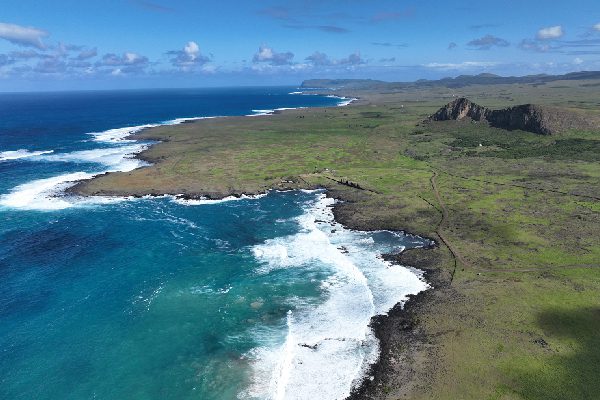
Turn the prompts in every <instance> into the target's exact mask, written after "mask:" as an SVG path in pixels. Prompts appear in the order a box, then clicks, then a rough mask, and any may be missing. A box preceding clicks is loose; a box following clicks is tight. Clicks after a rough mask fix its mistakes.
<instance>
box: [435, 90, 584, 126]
mask: <svg viewBox="0 0 600 400" xmlns="http://www.w3.org/2000/svg"><path fill="white" fill-rule="evenodd" d="M467 118H468V119H471V120H474V121H486V122H488V123H489V124H490V125H491V126H493V127H495V128H501V129H507V130H523V131H527V132H533V133H538V134H541V135H553V134H557V133H561V132H564V131H566V130H569V129H590V128H592V126H591V124H590V123H589V122H588V121H587V120H586V119H585V118H584V117H582V116H580V115H579V114H576V113H574V112H572V111H568V110H565V109H561V108H556V107H549V106H540V105H535V104H523V105H519V106H514V107H509V108H505V109H502V110H490V109H488V108H486V107H483V106H480V105H478V104H475V103H473V102H472V101H470V100H469V99H466V98H464V97H461V98H459V99H456V100H454V101H452V102H451V103H448V104H446V105H445V106H444V107H442V108H440V109H439V110H438V111H437V112H436V113H435V114H433V115H432V116H430V117H429V120H430V121H449V120H463V119H467Z"/></svg>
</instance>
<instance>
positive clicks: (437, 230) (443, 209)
mask: <svg viewBox="0 0 600 400" xmlns="http://www.w3.org/2000/svg"><path fill="white" fill-rule="evenodd" d="M437 176H438V173H437V171H433V175H431V178H430V179H429V181H430V182H431V188H432V189H433V194H434V195H435V198H436V200H437V202H438V204H439V208H438V211H441V214H442V217H441V219H440V221H439V222H438V224H437V226H436V228H435V233H436V234H437V235H438V237H439V238H440V240H441V241H442V242H443V243H444V244H445V245H446V247H447V248H448V250H450V253H452V257H453V258H454V269H453V270H452V275H451V277H450V283H452V281H453V280H454V274H455V273H456V268H457V267H458V265H457V260H458V261H460V263H461V264H462V265H463V266H465V267H468V268H469V267H471V264H470V263H469V262H468V261H467V260H465V258H464V257H463V256H462V255H461V254H460V253H459V252H458V251H457V250H456V248H455V247H454V246H453V245H452V243H450V240H448V238H447V237H446V235H445V234H444V232H443V230H442V229H443V227H444V225H445V224H446V222H447V221H448V209H447V208H446V204H444V201H443V200H442V196H441V195H440V191H439V189H438V185H437V182H436V178H437ZM436 208H437V207H436Z"/></svg>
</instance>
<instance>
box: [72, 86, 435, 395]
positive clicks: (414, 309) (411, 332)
mask: <svg viewBox="0 0 600 400" xmlns="http://www.w3.org/2000/svg"><path fill="white" fill-rule="evenodd" d="M336 97H339V98H344V97H341V96H336ZM348 100H350V101H348V103H342V104H339V105H337V106H334V107H323V108H325V109H328V108H337V107H345V106H348V105H353V104H354V103H356V102H357V101H360V100H361V99H360V98H357V97H352V98H351V99H348ZM317 108H320V107H307V108H306V109H317ZM297 109H299V108H295V109H293V110H297ZM288 110H289V109H278V110H272V112H270V113H258V114H252V115H245V116H222V117H203V118H201V119H199V118H190V119H180V120H181V121H182V122H179V124H182V125H184V124H185V125H191V124H194V123H195V122H196V121H202V120H207V119H219V120H232V119H236V118H251V117H257V116H273V115H277V114H282V113H284V112H286V111H288ZM261 111H266V110H261ZM269 111H271V110H269ZM159 127H160V126H159ZM155 128H156V127H152V128H146V129H143V130H140V131H137V132H135V133H133V134H131V135H129V136H126V137H125V138H124V139H125V140H135V141H140V140H152V141H156V143H153V144H151V145H150V146H148V147H147V148H145V149H144V150H142V151H141V152H139V153H136V154H135V155H134V157H132V158H134V159H138V160H141V161H144V162H148V163H152V164H160V162H161V160H160V159H155V158H152V157H151V156H148V154H147V153H148V150H149V149H150V148H151V147H153V146H155V145H158V144H160V143H161V142H167V141H169V139H168V138H164V137H160V136H156V137H153V136H152V135H149V136H146V137H144V138H140V134H142V133H146V134H148V132H149V131H151V130H152V129H155ZM141 168H142V169H143V168H144V167H141ZM107 174H112V173H111V172H106V173H103V174H99V175H96V176H95V177H93V178H91V179H89V180H83V181H79V182H77V183H76V184H75V185H73V186H71V187H69V188H67V189H66V190H65V191H64V192H65V193H66V194H68V195H76V196H82V197H88V196H109V197H128V196H130V197H134V198H142V197H162V196H172V197H173V198H174V199H175V200H180V201H223V200H224V201H227V198H229V197H235V198H238V199H239V198H244V197H256V196H263V195H266V194H268V192H269V191H270V190H283V191H287V190H302V189H304V190H314V189H324V190H325V191H326V195H327V197H332V198H334V199H335V200H336V203H335V205H334V206H333V210H332V211H333V215H334V220H335V221H336V222H338V223H340V224H341V225H343V226H344V227H346V228H348V229H351V230H360V231H375V230H394V231H401V232H404V233H406V234H413V233H411V232H409V231H408V230H404V229H390V227H389V226H385V225H381V224H380V223H378V222H376V221H362V222H359V223H356V222H352V221H350V219H349V218H347V216H348V213H352V210H353V209H357V208H360V201H358V202H357V201H356V199H355V198H353V196H352V195H349V194H348V193H347V191H345V190H344V191H340V190H338V188H337V187H336V185H337V184H338V183H334V182H332V183H331V184H326V185H314V184H309V183H308V182H306V181H305V180H303V179H302V178H300V179H299V180H298V181H296V182H294V181H292V182H286V183H281V184H280V185H277V186H271V187H268V188H266V189H265V190H263V191H257V192H248V191H237V190H229V191H228V192H205V193H202V192H193V191H191V192H185V193H164V192H156V193H140V192H136V191H134V190H132V191H131V192H130V193H126V194H125V193H114V194H112V193H106V192H102V193H87V192H82V191H81V188H82V187H85V185H86V183H88V182H91V181H93V180H94V179H96V178H97V177H101V176H103V175H107ZM355 189H356V188H355ZM231 200H235V199H231ZM415 235H417V236H420V237H423V238H424V239H428V240H431V241H432V242H433V243H435V245H434V246H432V247H428V248H421V249H408V250H405V251H403V252H402V253H400V254H398V255H385V254H382V257H383V258H384V259H386V260H389V261H391V262H392V263H397V264H400V265H403V266H406V267H412V268H415V269H418V270H419V271H422V272H423V275H422V279H423V280H424V281H425V283H426V284H427V285H428V286H429V288H428V289H425V290H423V291H421V292H419V293H418V294H416V295H409V296H408V299H407V300H406V301H400V302H398V303H396V304H395V306H394V307H393V308H392V309H391V310H390V311H389V312H388V313H387V315H385V314H384V315H375V316H373V317H372V319H371V321H370V323H369V326H370V327H371V329H372V330H373V332H374V334H375V336H376V337H377V339H378V341H379V346H380V351H379V355H378V358H377V361H376V362H375V363H374V364H372V365H370V366H369V367H368V368H367V371H368V372H367V373H366V374H365V376H363V377H361V378H360V379H361V380H360V384H358V385H357V386H355V387H354V388H353V389H352V391H351V394H350V396H349V397H347V399H348V400H360V399H384V398H387V396H386V395H387V392H386V391H385V390H384V391H383V392H382V390H381V389H382V388H385V387H388V386H385V385H387V382H393V383H394V385H395V386H399V388H398V389H399V390H404V388H405V386H411V385H414V384H416V383H417V382H415V380H414V379H413V377H412V376H407V375H406V374H403V373H401V372H402V371H412V370H413V366H412V365H411V364H410V362H409V361H406V362H405V363H403V364H402V366H403V367H404V368H402V369H401V370H400V371H399V370H393V369H391V368H390V366H391V365H392V364H395V363H396V358H395V354H394V352H393V350H394V349H395V348H397V347H398V346H402V347H408V348H406V349H405V351H404V353H405V354H404V357H405V359H406V360H411V359H414V358H418V357H423V346H422V344H423V342H424V341H425V338H424V337H425V336H423V334H422V333H419V332H418V330H417V329H416V326H415V323H414V321H415V318H416V316H417V315H418V314H419V313H420V312H423V310H425V309H426V308H427V307H428V302H429V298H430V297H431V296H430V295H428V293H430V292H434V291H437V289H438V288H439V287H441V286H442V285H443V279H442V278H441V274H442V272H441V270H439V269H437V268H433V267H432V266H430V267H428V266H427V265H421V264H422V263H421V262H418V263H415V260H410V263H408V262H406V256H407V255H408V254H415V253H422V252H427V253H431V252H432V249H435V248H439V246H440V245H439V244H438V243H437V241H435V240H433V239H431V238H429V237H428V236H427V235H422V234H418V233H417V234H415ZM415 250H418V251H415ZM439 261H440V260H436V262H439ZM436 262H433V264H435V263H436ZM426 293H427V294H426ZM398 326H402V327H403V329H401V330H400V331H398V330H397V328H398ZM405 342H406V343H409V346H403V345H404V344H405ZM399 372H400V374H399ZM358 378H359V377H357V379H358Z"/></svg>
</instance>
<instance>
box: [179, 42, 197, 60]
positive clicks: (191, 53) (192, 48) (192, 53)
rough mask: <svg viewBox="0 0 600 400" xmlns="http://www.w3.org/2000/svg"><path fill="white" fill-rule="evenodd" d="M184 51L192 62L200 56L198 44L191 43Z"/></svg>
mask: <svg viewBox="0 0 600 400" xmlns="http://www.w3.org/2000/svg"><path fill="white" fill-rule="evenodd" d="M183 51H184V52H185V54H187V55H188V57H189V58H190V60H195V59H196V58H198V55H199V54H200V47H199V46H198V43H196V42H191V41H190V42H187V44H186V45H185V47H184V48H183Z"/></svg>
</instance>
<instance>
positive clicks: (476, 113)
mask: <svg viewBox="0 0 600 400" xmlns="http://www.w3.org/2000/svg"><path fill="white" fill-rule="evenodd" d="M487 111H488V110H487V108H485V107H482V106H480V105H477V104H475V103H473V102H472V101H471V100H469V99H466V98H464V97H461V98H460V99H456V100H454V101H453V102H451V103H448V104H446V105H445V106H444V107H442V108H440V109H439V110H438V112H436V113H435V114H433V115H432V116H431V117H430V119H432V120H434V121H449V120H461V119H465V118H471V119H472V120H475V121H482V120H484V119H485V114H486V112H487Z"/></svg>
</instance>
